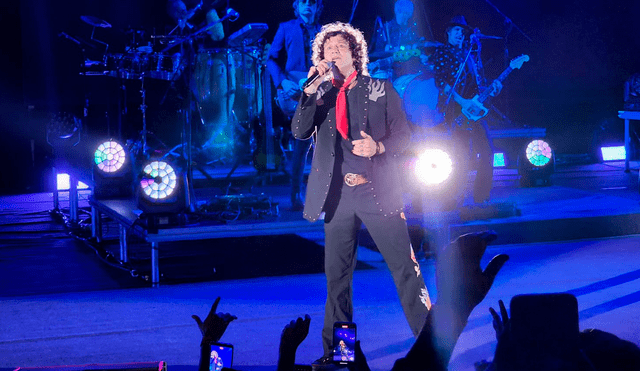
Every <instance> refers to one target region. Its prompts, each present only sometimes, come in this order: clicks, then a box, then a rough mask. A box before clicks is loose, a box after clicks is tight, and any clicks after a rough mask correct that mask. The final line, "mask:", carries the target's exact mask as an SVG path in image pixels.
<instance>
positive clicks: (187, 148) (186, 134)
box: [161, 8, 237, 212]
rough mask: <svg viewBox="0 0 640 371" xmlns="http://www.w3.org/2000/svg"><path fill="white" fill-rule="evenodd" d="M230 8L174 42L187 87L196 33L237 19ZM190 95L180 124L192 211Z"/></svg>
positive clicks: (167, 48) (186, 193)
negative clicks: (177, 46)
mask: <svg viewBox="0 0 640 371" xmlns="http://www.w3.org/2000/svg"><path fill="white" fill-rule="evenodd" d="M231 10H232V9H230V8H227V14H226V15H225V16H224V17H222V18H220V19H218V20H216V21H213V22H211V23H209V24H207V25H206V26H204V27H202V28H200V29H199V30H197V31H194V32H193V33H191V34H189V35H187V36H185V37H183V38H180V39H178V40H177V42H176V43H177V44H178V45H180V51H181V55H184V56H186V61H185V63H186V64H185V69H184V71H183V73H184V74H186V77H185V80H186V87H187V89H190V87H191V79H192V78H193V77H192V75H193V74H192V70H191V69H192V66H193V62H194V60H195V58H194V53H195V50H194V48H193V41H194V40H195V39H196V37H197V36H198V35H200V34H202V33H204V32H206V31H207V30H208V29H210V28H211V27H213V26H215V25H216V24H218V23H221V22H223V21H225V20H227V19H229V18H236V19H237V13H235V11H231ZM234 13H235V14H234ZM185 43H186V44H187V46H186V47H185ZM174 46H175V45H168V46H167V47H165V48H164V49H163V50H162V51H161V53H165V52H167V51H168V50H169V49H171V48H173V47H174ZM185 49H186V50H185ZM191 95H192V94H191V93H190V92H189V93H188V94H187V109H185V110H184V119H183V126H182V158H183V160H184V161H186V166H184V169H185V173H186V175H187V176H186V183H187V184H185V187H186V189H187V191H186V192H185V198H186V199H185V206H186V208H187V209H188V210H189V211H190V212H194V211H195V207H194V201H195V195H194V190H193V166H192V131H191V108H192V106H193V99H192V97H191Z"/></svg>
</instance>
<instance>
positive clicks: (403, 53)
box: [367, 41, 442, 72]
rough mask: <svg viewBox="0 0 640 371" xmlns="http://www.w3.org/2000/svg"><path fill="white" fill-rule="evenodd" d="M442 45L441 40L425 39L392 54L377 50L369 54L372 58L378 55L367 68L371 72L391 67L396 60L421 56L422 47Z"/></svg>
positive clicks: (400, 60)
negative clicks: (410, 47) (411, 47)
mask: <svg viewBox="0 0 640 371" xmlns="http://www.w3.org/2000/svg"><path fill="white" fill-rule="evenodd" d="M440 45H442V44H441V43H439V42H434V41H424V42H420V43H416V44H415V45H414V48H413V49H400V50H396V51H395V52H393V54H392V55H391V56H388V57H383V56H384V55H389V53H391V51H389V52H377V53H372V54H371V55H369V58H370V59H374V58H375V57H376V56H378V59H376V60H375V61H374V62H371V63H369V64H368V65H367V68H368V69H369V71H370V72H371V71H372V72H375V71H376V70H378V69H380V68H382V69H385V68H390V67H391V65H392V64H393V63H394V62H406V61H408V60H409V59H411V58H413V57H419V56H420V55H421V54H422V50H421V49H420V48H431V47H437V46H440Z"/></svg>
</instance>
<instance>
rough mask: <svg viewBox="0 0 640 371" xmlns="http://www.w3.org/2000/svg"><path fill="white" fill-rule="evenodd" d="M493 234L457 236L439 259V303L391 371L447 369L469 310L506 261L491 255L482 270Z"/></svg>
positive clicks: (485, 290)
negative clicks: (482, 263)
mask: <svg viewBox="0 0 640 371" xmlns="http://www.w3.org/2000/svg"><path fill="white" fill-rule="evenodd" d="M496 237H497V236H496V234H495V232H493V231H486V232H481V233H469V234H465V235H462V236H460V237H458V238H457V239H456V240H455V241H454V242H452V243H451V244H450V245H449V246H447V247H446V248H445V249H444V250H443V251H442V252H441V253H440V254H439V256H438V260H437V263H436V264H437V266H436V287H437V292H438V300H437V302H436V303H435V304H434V305H433V307H432V308H431V311H429V314H428V316H427V321H426V323H425V325H424V327H423V328H422V331H421V332H420V335H419V336H418V339H416V342H415V344H414V345H413V346H412V347H411V349H410V350H409V352H408V353H407V356H406V357H405V358H401V359H399V360H397V361H396V363H395V365H394V367H393V370H395V371H399V370H425V371H427V370H428V371H435V370H447V367H448V365H449V360H450V358H451V353H452V352H453V348H454V347H455V345H456V342H457V341H458V338H459V337H460V334H461V333H462V330H463V329H464V327H465V326H466V323H467V319H468V318H469V315H470V314H471V311H473V309H474V308H475V307H476V306H477V305H478V304H479V303H480V302H481V301H482V300H483V299H484V298H485V296H486V295H487V293H488V292H489V289H490V288H491V285H492V284H493V281H494V279H495V277H496V275H497V274H498V272H499V271H500V269H501V268H502V266H503V265H504V263H506V261H507V260H508V259H509V256H508V255H505V254H499V255H496V256H494V257H493V258H492V259H491V261H490V262H489V264H488V265H487V267H486V268H485V269H484V270H482V268H481V267H480V261H481V259H482V256H483V255H484V252H485V250H486V248H487V245H488V244H489V243H491V242H492V241H494V240H495V239H496Z"/></svg>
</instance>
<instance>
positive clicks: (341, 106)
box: [332, 70, 358, 139]
mask: <svg viewBox="0 0 640 371" xmlns="http://www.w3.org/2000/svg"><path fill="white" fill-rule="evenodd" d="M357 75H358V71H357V70H356V71H353V73H352V74H351V75H350V76H349V77H347V79H346V80H345V81H344V82H343V83H342V86H340V91H339V92H338V97H337V98H336V128H337V129H338V132H339V133H340V134H341V135H342V137H343V138H344V139H347V135H348V133H349V118H348V116H347V92H346V89H347V88H348V87H349V84H351V81H353V79H354V78H355V77H356V76H357ZM332 82H333V86H337V84H338V82H336V80H335V79H333V81H332Z"/></svg>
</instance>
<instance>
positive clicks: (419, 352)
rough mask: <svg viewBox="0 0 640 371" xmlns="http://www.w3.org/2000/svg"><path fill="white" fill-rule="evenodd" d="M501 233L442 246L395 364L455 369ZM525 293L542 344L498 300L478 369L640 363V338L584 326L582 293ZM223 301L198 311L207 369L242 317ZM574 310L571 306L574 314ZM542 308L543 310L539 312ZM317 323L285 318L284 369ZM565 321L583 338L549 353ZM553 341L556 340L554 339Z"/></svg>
mask: <svg viewBox="0 0 640 371" xmlns="http://www.w3.org/2000/svg"><path fill="white" fill-rule="evenodd" d="M496 238H497V235H496V233H495V232H493V231H485V232H479V233H469V234H465V235H462V236H460V237H458V238H457V239H456V240H455V241H453V242H452V243H451V244H450V245H449V246H447V247H445V248H444V249H443V250H442V251H441V252H439V253H438V254H437V261H436V277H435V278H436V290H437V297H438V300H437V301H436V302H435V304H434V305H433V307H432V308H431V310H430V311H429V313H428V315H427V320H426V322H425V324H424V327H423V328H422V330H421V332H420V334H419V335H418V337H417V339H416V341H415V343H414V344H413V346H412V347H411V349H409V351H408V352H407V354H406V356H405V357H402V358H400V359H398V360H396V362H395V364H394V366H393V368H392V371H443V370H447V369H448V366H449V361H450V359H451V355H452V353H453V349H454V348H455V345H456V343H457V341H458V338H459V337H460V334H461V333H462V331H463V330H464V328H465V326H466V324H467V321H468V318H469V315H470V314H471V312H472V311H473V310H474V308H476V306H477V305H478V304H480V302H482V301H483V300H484V298H485V297H486V296H487V293H488V292H489V290H490V289H491V287H492V285H493V282H494V280H495V278H496V276H497V275H498V273H499V272H500V270H501V269H502V267H503V266H504V264H505V263H506V262H507V261H508V260H509V256H508V255H506V254H498V255H495V256H493V257H492V258H491V260H490V261H489V263H488V264H487V266H486V267H485V269H484V270H483V269H482V267H481V260H482V258H483V256H484V254H485V251H486V249H487V246H488V245H489V244H490V243H491V242H493V241H494V240H495V239H496ZM522 298H525V299H526V298H528V299H529V300H530V302H531V300H534V301H533V302H535V300H539V301H540V303H541V306H540V307H539V308H532V309H531V315H532V316H533V317H534V318H533V320H532V321H531V322H532V323H527V322H526V321H525V322H522V318H520V317H516V320H517V321H516V323H518V321H520V322H521V323H524V324H525V326H524V327H523V326H521V325H520V327H518V328H525V329H526V330H527V331H528V332H526V333H525V334H524V335H525V336H524V337H525V338H526V339H527V342H526V345H525V346H529V345H530V344H536V346H532V347H531V349H525V352H524V353H523V352H522V349H519V348H518V347H519V346H520V347H522V344H521V343H519V342H518V338H519V337H522V336H521V335H522V334H516V333H514V331H516V330H514V329H513V326H512V322H513V321H514V319H513V318H511V317H510V313H509V311H508V310H507V307H506V306H505V304H504V302H503V301H502V300H499V301H498V310H496V309H494V308H492V307H491V308H489V312H490V314H491V317H492V318H493V328H494V329H495V333H496V339H497V341H498V343H497V346H496V351H495V354H494V359H493V361H492V362H486V361H483V362H478V363H476V365H475V366H476V370H478V371H528V370H536V371H546V370H549V371H555V370H558V371H613V370H616V371H632V370H634V371H636V370H640V348H639V347H638V346H637V345H636V344H634V343H632V342H629V341H626V340H622V339H620V338H618V337H617V336H615V335H613V334H610V333H607V332H604V331H600V330H596V329H588V330H584V331H582V332H579V331H578V312H577V300H576V299H575V297H574V296H573V295H570V294H566V293H560V294H528V295H516V296H514V298H513V299H512V301H511V304H510V306H511V309H512V311H513V309H514V307H513V305H514V300H515V301H518V300H521V299H522ZM560 299H562V300H560ZM219 302H220V297H218V298H217V299H216V300H215V302H214V303H213V305H212V306H211V310H210V311H209V314H208V315H207V317H206V318H205V320H204V321H202V320H201V319H200V317H198V316H197V315H193V316H192V318H193V319H194V320H195V321H196V323H197V324H198V328H199V329H200V332H201V333H202V341H201V344H200V345H201V352H200V364H199V371H206V370H208V367H209V344H210V343H211V342H217V341H219V340H220V338H221V337H222V335H223V334H224V332H225V331H226V329H227V327H228V326H229V324H230V323H231V322H232V321H233V320H235V319H237V317H236V316H233V315H231V314H229V313H222V312H219V313H217V312H216V310H217V307H218V304H219ZM567 302H568V303H569V304H571V303H572V302H574V304H573V305H569V306H567V305H566V304H567ZM540 308H542V309H540ZM573 312H575V313H573ZM567 313H569V314H570V315H569V317H567V315H566V314H567ZM511 314H514V313H513V312H512V313H511ZM520 316H522V315H520ZM536 316H537V317H539V318H535V317H536ZM545 316H546V317H545ZM554 316H556V317H557V318H554ZM565 317H567V318H568V319H567V318H565ZM525 320H526V318H525ZM310 323H311V317H310V316H309V315H308V314H305V315H304V317H298V318H297V319H295V320H292V321H290V322H289V323H288V324H287V325H285V326H284V328H283V330H282V334H281V335H280V345H279V352H278V364H277V371H294V370H296V369H297V367H296V363H295V359H296V351H297V349H298V347H299V346H300V344H301V343H302V342H303V341H304V340H305V339H306V337H307V335H308V333H309V325H310ZM535 326H539V327H535ZM558 328H563V329H565V330H566V331H569V332H571V331H573V329H575V334H574V335H575V336H573V337H572V336H568V337H566V339H574V338H575V339H576V344H577V346H576V347H575V348H572V347H565V346H563V347H561V349H560V350H558V349H553V350H552V351H550V352H548V353H546V352H545V351H541V350H540V349H543V350H544V349H546V348H545V347H544V346H543V347H538V345H541V344H540V343H541V342H544V341H545V340H546V339H548V336H549V333H550V332H549V331H550V330H553V331H556V332H557V331H559V330H558ZM534 329H535V330H534ZM567 329H568V330H567ZM518 331H522V330H518ZM545 334H546V335H545ZM552 334H553V333H552ZM569 335H571V334H569ZM545 336H547V337H546V338H545ZM536 341H538V343H536ZM542 345H544V344H542ZM546 345H547V348H549V346H548V344H546ZM565 345H566V344H565ZM355 353H356V356H355V362H354V364H352V365H350V366H348V369H349V371H370V368H369V365H368V363H367V359H366V356H365V355H364V353H363V352H362V348H361V346H360V341H356V344H355ZM522 354H527V357H524V358H523V357H520V358H521V359H518V358H519V357H518V356H517V355H522ZM523 361H524V362H523ZM307 367H309V366H307ZM322 368H323V369H331V368H336V369H337V368H338V367H337V366H334V365H328V366H325V365H323V366H322Z"/></svg>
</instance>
